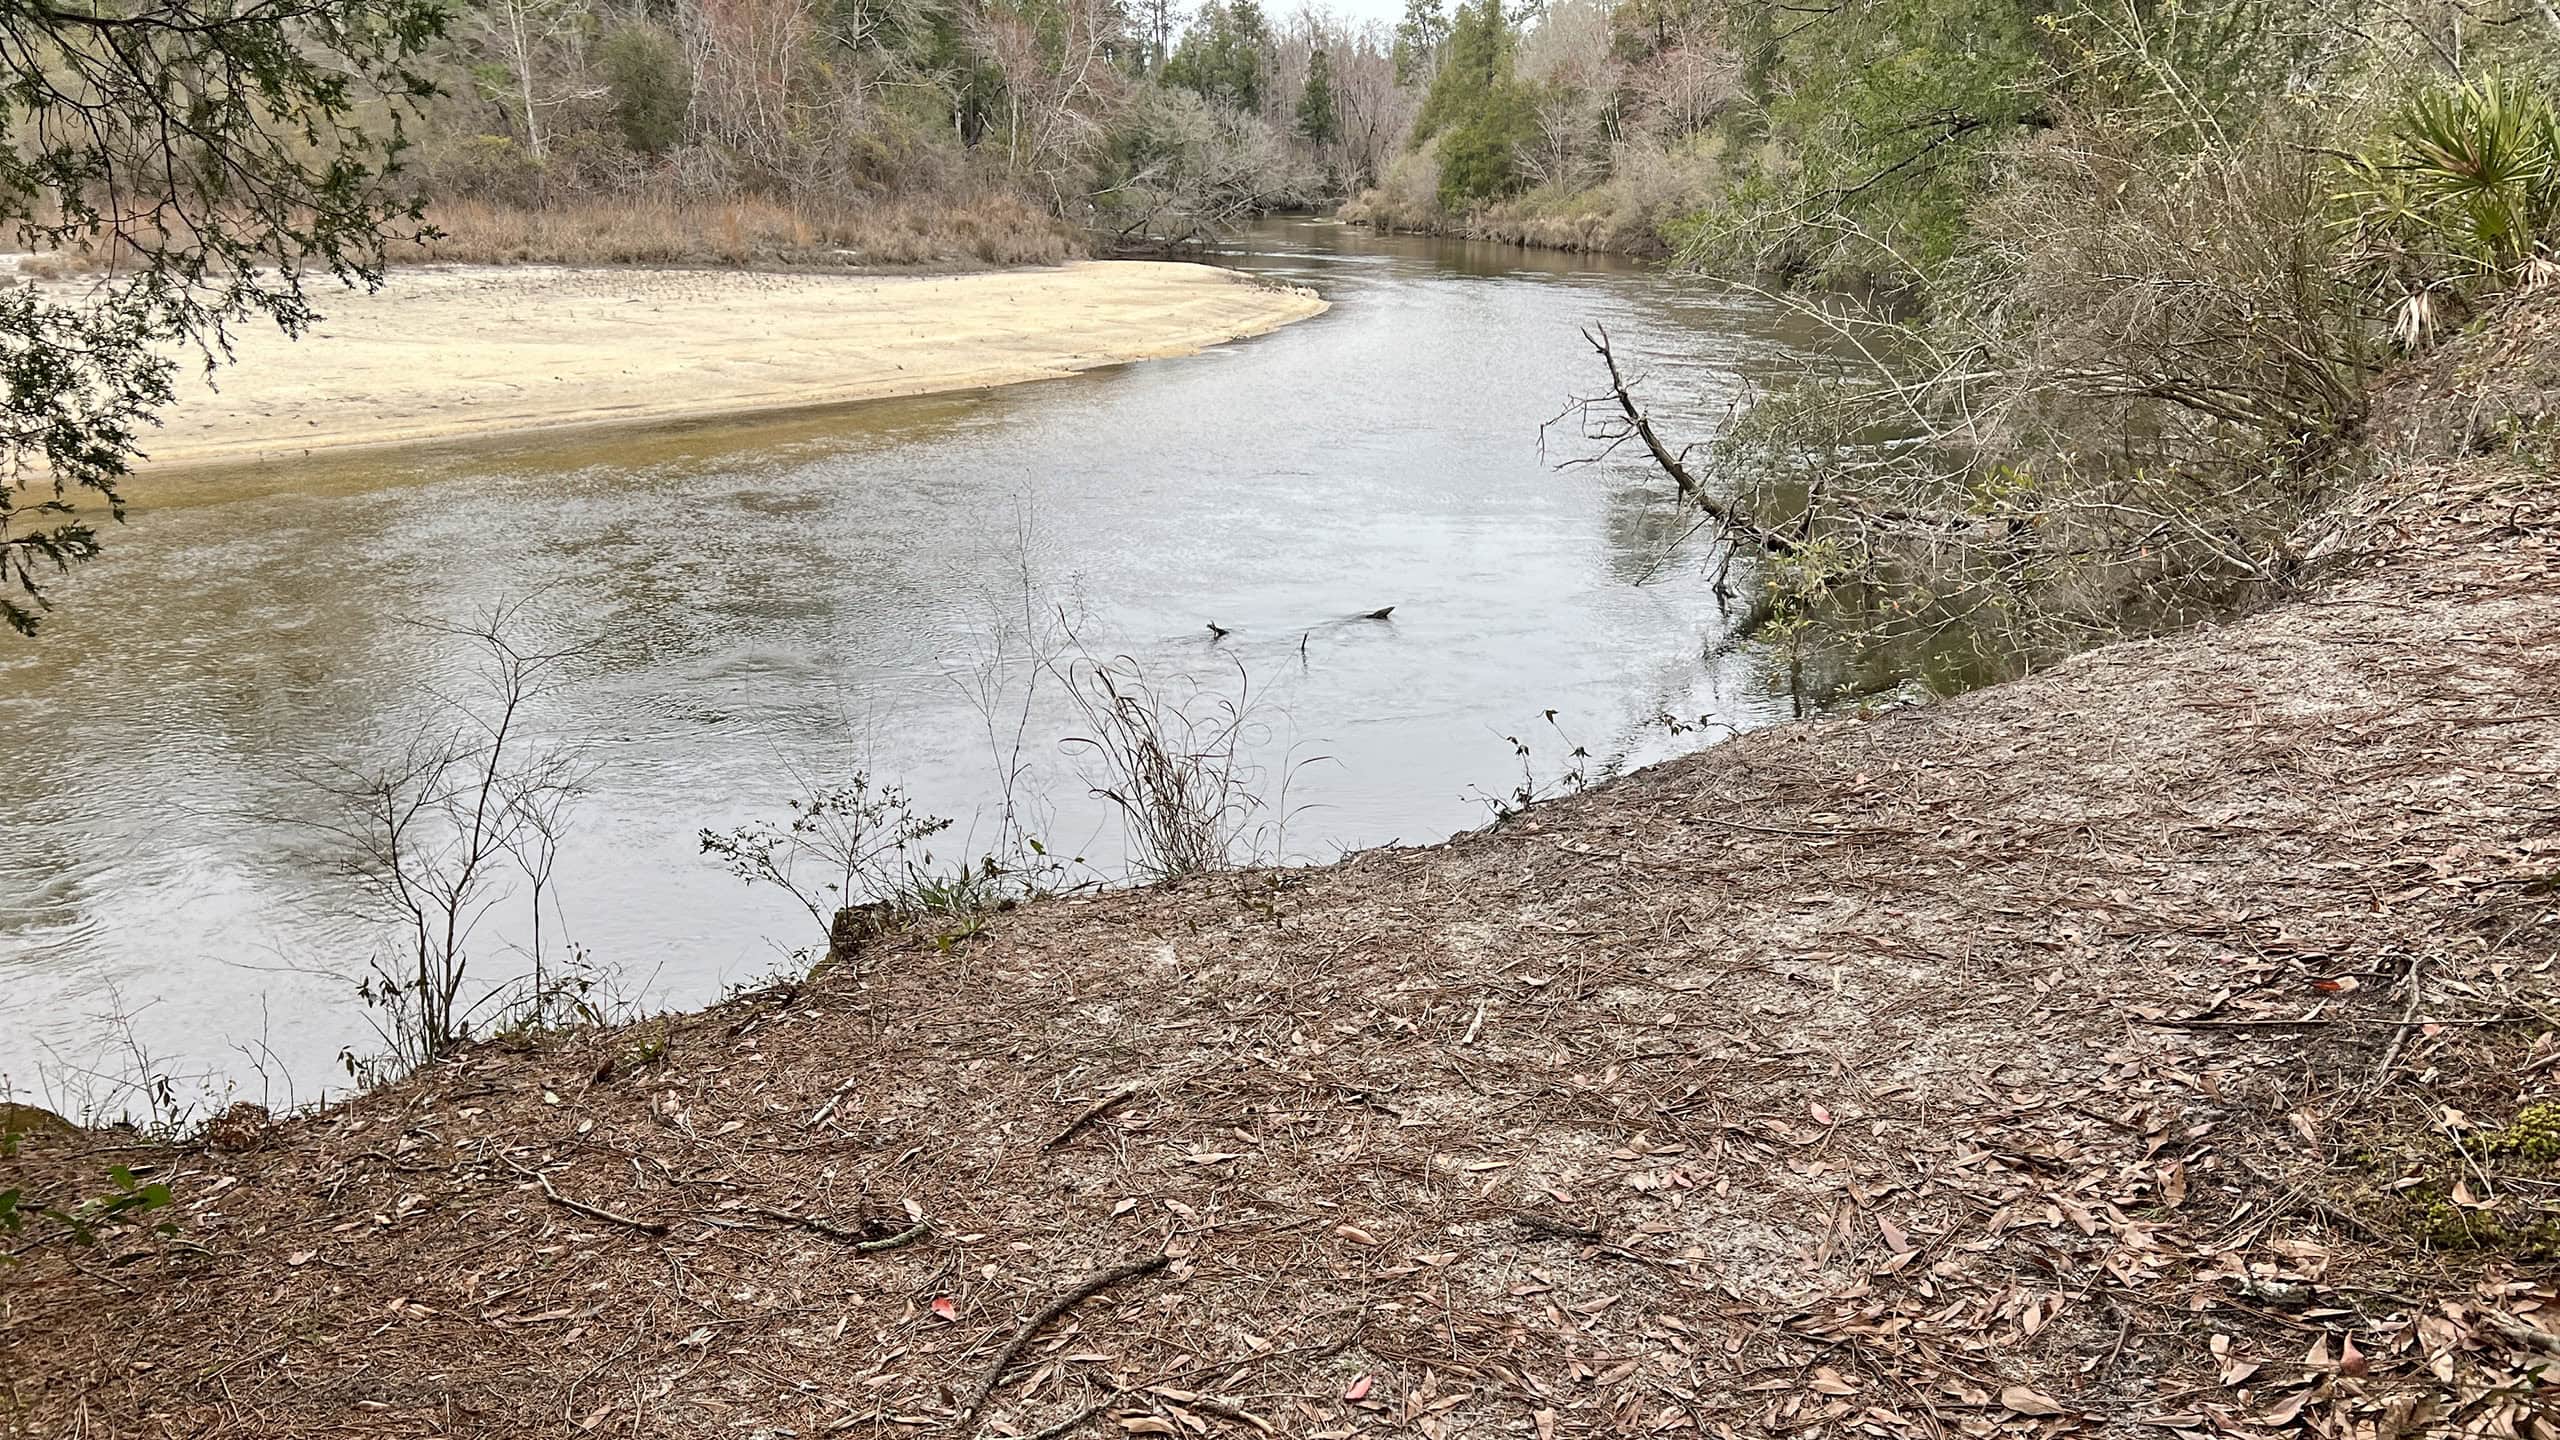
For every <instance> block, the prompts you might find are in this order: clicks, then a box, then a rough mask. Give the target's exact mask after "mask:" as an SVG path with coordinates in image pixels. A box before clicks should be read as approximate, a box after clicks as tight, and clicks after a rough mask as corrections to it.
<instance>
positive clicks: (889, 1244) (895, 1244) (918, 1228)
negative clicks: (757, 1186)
mask: <svg viewBox="0 0 2560 1440" xmlns="http://www.w3.org/2000/svg"><path fill="white" fill-rule="evenodd" d="M756 1213H757V1214H759V1215H762V1216H763V1217H765V1218H766V1219H768V1220H779V1221H782V1222H783V1223H784V1224H786V1225H797V1226H799V1227H801V1228H802V1229H804V1230H815V1231H817V1232H818V1233H819V1234H821V1235H824V1236H826V1237H827V1238H828V1239H830V1240H842V1241H844V1242H845V1243H846V1244H848V1245H851V1246H852V1247H853V1248H854V1249H856V1250H859V1251H862V1252H863V1253H865V1254H878V1253H879V1252H880V1251H883V1250H895V1249H897V1248H899V1247H900V1246H902V1245H912V1244H914V1243H915V1242H917V1241H918V1240H921V1239H923V1238H924V1237H926V1236H927V1235H930V1234H932V1233H933V1222H932V1221H929V1220H919V1221H917V1222H916V1223H915V1224H913V1225H910V1226H908V1227H907V1228H906V1229H904V1230H901V1231H899V1232H898V1233H897V1234H895V1235H890V1236H885V1237H883V1238H881V1239H878V1240H865V1239H863V1238H862V1234H861V1232H860V1231H857V1230H847V1229H846V1228H844V1227H843V1226H841V1225H838V1224H837V1223H835V1222H834V1221H832V1220H830V1219H828V1218H827V1217H826V1216H824V1215H803V1214H800V1213H799V1212H797V1211H793V1210H775V1209H772V1208H770V1207H767V1206H762V1205H759V1206H757V1207H756Z"/></svg>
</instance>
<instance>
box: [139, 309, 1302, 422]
mask: <svg viewBox="0 0 2560 1440" xmlns="http://www.w3.org/2000/svg"><path fill="white" fill-rule="evenodd" d="M323 308H324V309H325V310H326V312H327V314H328V319H327V320H326V321H325V322H323V323H322V324H321V325H319V326H318V327H317V328H316V329H315V330H314V332H313V333H312V334H310V335H309V336H306V337H305V338H303V339H302V340H300V341H294V340H288V339H286V338H284V337H283V336H281V335H279V334H277V333H275V332H274V331H273V330H271V329H256V328H250V329H244V331H243V339H242V343H241V345H240V355H239V364H238V365H236V366H234V367H232V368H230V369H227V370H225V371H223V372H222V373H221V375H220V376H219V377H218V379H219V385H220V389H219V391H218V392H215V391H211V390H208V389H207V388H206V387H205V386H204V385H203V383H202V382H201V380H190V382H189V383H188V385H187V387H186V389H185V390H184V391H183V392H182V394H181V397H180V401H179V403H178V405H177V406H176V407H175V408H174V410H173V411H172V412H171V414H170V416H169V419H168V424H167V425H166V427H165V428H164V429H162V430H161V431H159V432H158V433H156V434H153V435H150V436H148V437H146V448H147V449H148V450H149V452H150V462H149V466H148V468H150V469H166V468H171V467H177V466H191V465H201V464H208V463H228V462H235V461H242V460H255V459H262V458H271V457H276V456H284V455H298V454H304V453H308V452H311V451H317V450H330V449H341V448H346V447H351V446H364V445H383V444H414V443H421V442H434V441H444V440H454V439H461V438H466V437H467V438H478V437H483V436H493V435H501V434H510V433H523V432H528V431H536V430H548V429H553V428H558V427H565V426H581V425H600V424H633V423H649V422H659V421H671V420H691V419H705V418H710V417H714V416H737V415H747V414H755V413H759V412H773V411H783V410H793V409H802V408H807V407H812V406H821V405H832V404H839V403H843V402H848V401H856V400H873V399H880V398H883V397H887V396H897V395H921V394H927V393H931V392H935V391H947V390H968V389H976V388H979V387H982V386H989V385H1010V384H1014V383H1017V382H1020V381H1025V380H1040V379H1046V378H1049V377H1052V376H1058V375H1067V374H1072V373H1074V372H1076V371H1079V370H1088V369H1091V368H1093V367H1095V366H1100V365H1113V364H1119V363H1122V362H1125V361H1130V360H1143V359H1151V358H1156V357H1160V356H1168V355H1187V354H1191V353H1194V352H1196V351H1198V350H1200V349H1202V348H1204V347H1207V346H1210V345H1215V344H1218V343H1220V342H1222V341H1227V340H1235V339H1240V338H1242V337H1244V336H1248V335H1258V334H1261V333H1263V332H1265V331H1269V330H1275V329H1278V328H1279V327H1280V326H1283V325H1286V324H1288V323H1290V322H1292V321H1295V320H1302V319H1305V318H1306V317H1308V316H1310V315H1314V314H1316V313H1318V312H1319V311H1321V310H1323V309H1324V302H1323V301H1321V300H1319V299H1317V298H1316V297H1315V296H1314V295H1313V294H1311V293H1309V292H1306V291H1302V290H1291V289H1282V288H1277V287H1273V286H1268V285H1263V284H1259V283H1256V282H1254V281H1252V280H1249V279H1247V278H1245V277H1243V276H1240V275H1237V274H1235V273H1234V272H1232V271H1226V270H1219V269H1215V268H1212V267H1209V266H1205V265H1182V264H1162V263H1151V262H1135V261H1108V262H1086V263H1083V264H1076V265H1068V266H1064V267H1062V268H1058V269H1050V270H1012V271H999V272H994V273H986V274H967V275H948V276H927V277H876V276H846V275H809V274H776V273H759V272H750V271H735V270H634V269H574V268H558V267H550V266H529V267H494V266H459V267H435V268H418V269H403V270H400V271H398V272H396V273H395V274H394V275H393V277H392V281H391V284H390V286H389V287H388V288H386V289H385V290H384V291H383V292H382V293H380V294H378V295H372V296H362V295H352V294H350V295H345V296H341V297H333V298H331V299H330V300H328V301H327V302H326V303H325V305H324V307H323Z"/></svg>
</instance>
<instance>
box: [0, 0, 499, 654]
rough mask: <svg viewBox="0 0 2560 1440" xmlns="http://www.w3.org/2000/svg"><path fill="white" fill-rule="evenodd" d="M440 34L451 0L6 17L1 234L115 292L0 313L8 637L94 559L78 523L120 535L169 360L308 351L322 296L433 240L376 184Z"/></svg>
mask: <svg viewBox="0 0 2560 1440" xmlns="http://www.w3.org/2000/svg"><path fill="white" fill-rule="evenodd" d="M447 18H448V11H447V9H446V7H445V6H444V4H442V3H441V0H368V3H356V0H300V3H296V4H293V5H289V6H287V5H249V6H243V5H238V4H235V3H231V0H137V3H134V4H131V5H119V6H113V7H105V6H101V7H97V8H94V9H80V8H73V7H70V6H65V5H55V4H49V3H44V0H0V27H5V31H6V33H7V35H8V36H9V40H10V43H9V45H8V46H7V47H6V49H5V51H0V114H5V117H6V125H7V129H8V133H9V135H10V136H11V140H12V143H11V144H10V145H8V146H7V147H0V221H5V222H6V223H7V224H8V225H9V226H10V227H11V228H12V229H13V230H14V232H15V239H16V242H17V244H18V246H19V248H22V249H29V250H39V251H44V250H61V249H70V250H75V251H89V252H93V253H106V254H112V255H113V256H115V257H116V259H117V268H118V273H119V275H120V277H121V278H120V279H119V280H117V281H116V282H115V283H114V285H113V286H112V287H111V291H110V294H109V296H108V298H107V299H106V300H105V301H104V302H103V304H100V305H98V306H97V307H95V308H90V307H89V306H87V305H85V304H83V303H80V302H72V301H65V300H57V299H54V298H52V297H50V296H47V295H44V294H41V293H39V292H38V291H36V290H35V289H34V288H33V287H32V286H26V285H21V286H18V287H15V288H13V289H12V290H11V291H10V292H9V293H8V295H7V297H6V298H5V300H0V377H5V379H6V381H7V384H8V387H9V396H8V415H7V422H6V429H5V431H0V446H5V447H6V453H5V454H0V620H5V621H6V622H7V623H8V624H9V626H10V627H11V628H13V629H15V630H17V631H19V632H20V633H21V634H29V633H32V632H33V631H34V629H35V627H36V623H37V620H38V618H39V616H40V614H41V612H42V611H43V610H44V609H46V608H47V606H48V601H47V599H46V596H45V593H44V591H45V584H46V582H47V581H48V580H49V579H50V578H51V577H52V576H53V575H54V574H55V573H56V572H58V571H59V570H60V569H61V568H62V567H64V566H66V565H69V564H71V563H74V562H76V561H79V560H84V559H87V558H89V557H90V556H91V555H94V554H95V553H96V552H97V546H98V541H97V536H96V533H95V531H94V529H93V527H91V526H90V524H89V523H88V522H87V521H86V520H84V519H82V518H81V517H80V515H79V513H78V511H77V508H76V504H75V501H76V499H77V497H79V496H80V494H81V492H84V491H85V492H88V493H89V494H90V495H92V496H94V497H96V499H97V501H98V502H99V503H102V504H103V505H104V506H105V508H106V509H107V511H108V513H109V514H120V513H121V508H122V507H121V501H120V499H119V497H118V495H117V490H116V486H117V482H118V481H119V480H120V479H121V478H122V477H123V476H124V475H126V474H127V473H128V472H129V470H130V468H131V466H132V463H133V461H134V460H135V459H136V458H137V457H138V456H139V455H140V453H141V447H140V427H141V426H143V425H144V424H147V423H149V421H150V420H151V418H152V416H153V414H154V413H155V412H156V411H157V410H158V409H159V408H160V407H161V406H162V405H164V404H166V403H167V402H168V399H169V395H170V388H169V387H170V378H171V376H172V374H173V373H174V370H175V365H174V362H173V361H171V360H170V359H169V358H167V352H168V350H169V349H179V350H185V349H192V350H194V351H195V352H196V353H197V354H199V355H200V356H202V357H203V358H204V359H205V361H206V362H207V363H208V364H210V363H213V362H215V361H218V360H219V359H221V358H222V357H223V356H224V354H225V353H226V351H227V340H226V334H227V328H228V327H229V326H230V325H232V324H234V323H237V322H239V321H241V320H243V319H247V318H250V317H253V316H260V315H263V316H265V317H267V318H269V319H270V320H272V321H273V322H274V323H275V324H277V325H279V326H281V327H283V328H284V329H285V330H286V331H287V332H299V331H301V330H302V329H303V328H305V327H306V326H308V325H309V324H310V323H311V322H312V320H313V319H315V318H316V316H315V312H314V311H313V308H312V300H311V297H310V296H309V295H308V294H307V293H306V284H307V282H308V281H309V280H310V279H311V278H312V277H313V276H315V275H326V276H330V277H334V278H335V279H338V280H340V281H344V282H346V283H349V284H359V285H372V284H374V283H377V282H378V280H379V278H380V274H381V265H382V260H383V254H384V245H385V241H386V237H387V236H388V235H390V234H394V233H399V232H401V231H404V230H406V231H409V232H410V233H414V232H415V230H416V229H417V228H418V227H419V226H420V224H421V222H420V219H419V215H420V212H419V209H418V207H417V206H416V205H415V204H414V203H413V202H412V201H411V200H410V199H409V198H408V197H406V196H404V195H402V194H401V193H400V192H399V191H397V190H396V189H394V188H393V187H392V186H391V185H390V184H389V183H387V182H388V181H389V179H390V178H391V177H392V175H393V174H394V173H395V171H396V169H397V165H398V161H399V158H400V155H401V152H402V150H403V149H404V148H405V144H406V139H405V135H404V134H403V131H402V128H401V121H402V118H403V113H404V111H405V109H406V108H407V107H409V106H410V105H412V104H414V103H415V102H416V101H418V100H420V99H423V98H424V97H425V96H427V95H428V94H429V93H431V91H432V89H433V87H432V84H431V83H430V81H429V80H428V78H427V76H426V74H425V70H424V54H425V51H426V48H427V47H428V46H429V45H430V44H431V43H432V42H433V41H435V40H436V39H437V38H438V37H439V36H440V35H441V34H442V32H443V30H444V27H445V25H446V22H447ZM386 101H387V102H388V103H387V105H386V104H385V103H384V102H386ZM154 343H157V344H159V345H161V346H163V347H164V348H163V349H158V350H155V349H152V348H149V347H150V346H151V345H153V344H154Z"/></svg>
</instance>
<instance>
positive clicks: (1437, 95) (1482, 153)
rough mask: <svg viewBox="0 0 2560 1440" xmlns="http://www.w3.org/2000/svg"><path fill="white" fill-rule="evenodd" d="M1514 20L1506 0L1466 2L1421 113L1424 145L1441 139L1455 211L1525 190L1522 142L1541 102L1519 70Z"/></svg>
mask: <svg viewBox="0 0 2560 1440" xmlns="http://www.w3.org/2000/svg"><path fill="white" fill-rule="evenodd" d="M1511 51H1512V35H1511V26H1510V24H1509V22H1508V21H1506V20H1505V19H1504V18H1503V13H1502V0H1479V3H1477V4H1472V5H1461V6H1460V7H1459V8H1458V18H1457V20H1456V22H1455V23H1454V24H1452V25H1451V27H1450V30H1449V40H1448V44H1447V45H1446V46H1445V47H1444V53H1443V56H1442V58H1441V61H1440V70H1439V73H1438V74H1436V75H1434V76H1433V77H1432V80H1431V91H1430V93H1429V94H1427V95H1425V96H1424V97H1423V100H1422V110H1421V113H1420V114H1419V115H1417V116H1416V117H1415V119H1414V125H1413V136H1414V142H1415V143H1416V144H1421V143H1423V142H1425V141H1428V140H1430V139H1431V138H1433V137H1434V136H1438V137H1439V139H1440V150H1439V156H1440V203H1441V205H1442V206H1443V207H1444V208H1447V209H1451V210H1458V209H1464V208H1465V207H1467V206H1469V205H1474V204H1480V203H1482V202H1484V201H1487V200H1495V199H1499V198H1501V197H1502V196H1505V195H1508V194H1510V193H1512V192H1513V191H1515V190H1517V189H1519V188H1520V159H1519V155H1520V147H1521V146H1522V145H1524V144H1526V143H1527V142H1528V139H1529V137H1530V134H1531V133H1532V131H1533V130H1534V128H1535V124H1536V119H1535V113H1536V106H1535V100H1534V98H1533V97H1532V96H1531V95H1530V93H1529V92H1528V90H1527V88H1526V87H1524V86H1522V85H1521V84H1520V83H1519V82H1518V81H1517V80H1515V79H1513V78H1512V74H1511Z"/></svg>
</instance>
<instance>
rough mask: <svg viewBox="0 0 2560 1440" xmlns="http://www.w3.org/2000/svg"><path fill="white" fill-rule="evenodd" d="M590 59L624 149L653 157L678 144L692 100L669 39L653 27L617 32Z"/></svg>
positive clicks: (681, 61) (625, 27)
mask: <svg viewBox="0 0 2560 1440" xmlns="http://www.w3.org/2000/svg"><path fill="white" fill-rule="evenodd" d="M596 58H597V60H598V61H599V62H600V63H601V64H602V65H603V67H604V76H605V86H606V88H607V90H608V91H609V93H610V95H611V99H612V106H613V123H614V126H615V128H617V129H619V130H620V131H621V132H622V140H623V143H624V144H626V145H629V146H630V147H631V148H632V149H634V150H636V151H638V152H640V153H641V154H643V155H649V156H657V155H664V154H665V153H667V152H668V151H670V150H672V149H674V148H675V147H676V146H678V145H680V144H682V143H684V122H685V116H686V114H687V112H688V111H690V110H691V108H692V105H693V95H692V91H691V87H690V84H689V82H688V80H687V77H686V74H685V65H684V56H683V54H682V53H680V52H679V51H678V50H677V48H676V42H675V37H674V36H672V35H669V34H668V33H667V32H666V31H664V30H661V29H659V28H658V27H657V26H655V25H649V24H631V25H622V26H617V27H615V29H614V30H613V32H612V33H611V34H608V35H606V36H605V37H604V43H603V44H602V45H601V46H599V47H597V55H596Z"/></svg>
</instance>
